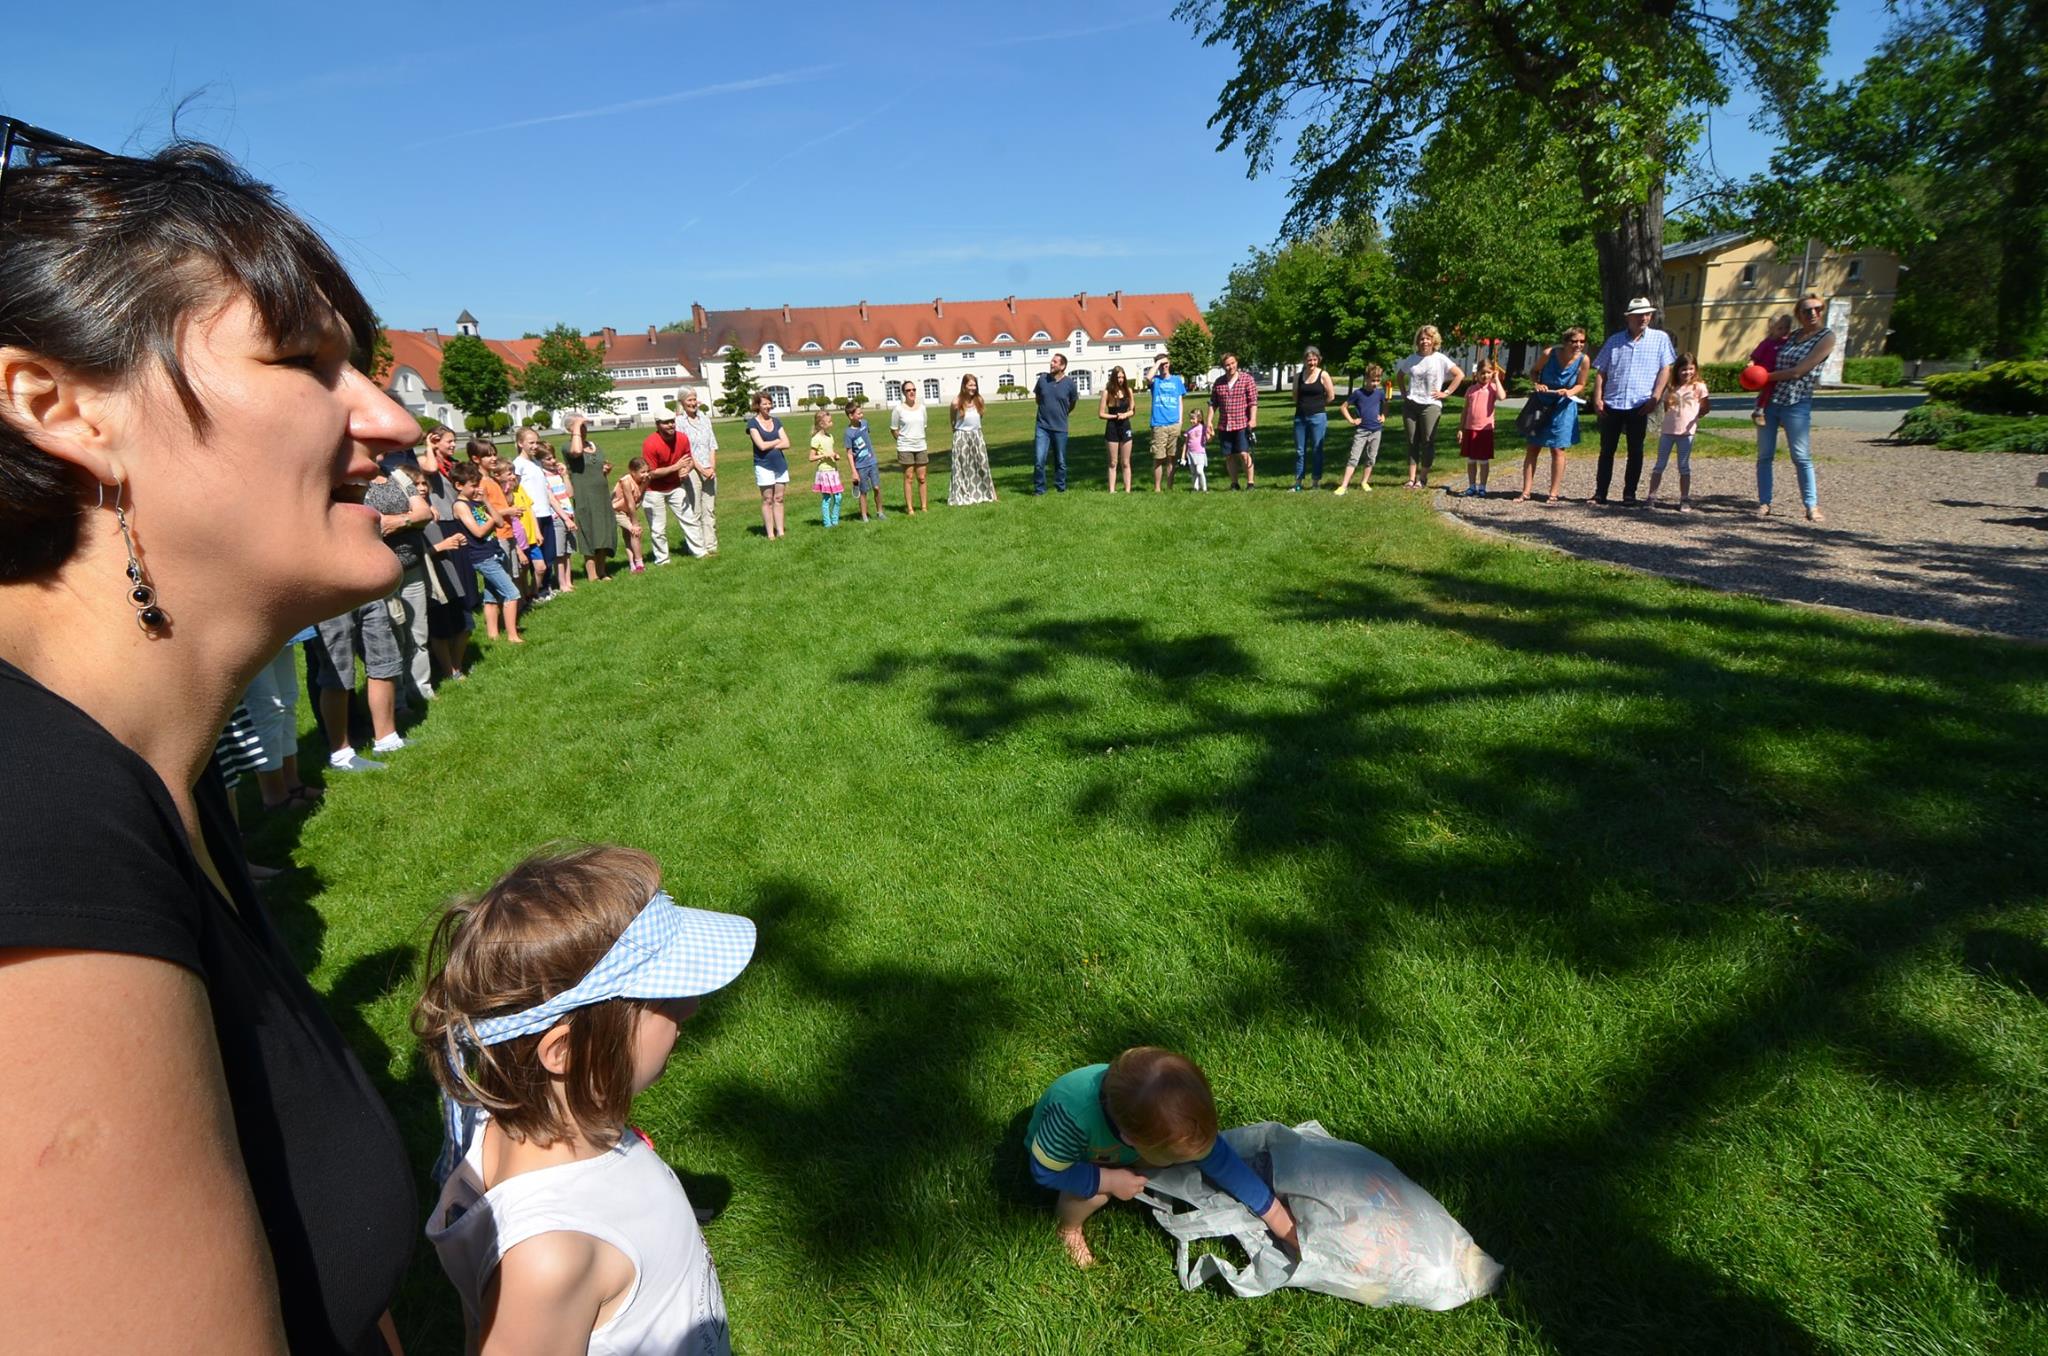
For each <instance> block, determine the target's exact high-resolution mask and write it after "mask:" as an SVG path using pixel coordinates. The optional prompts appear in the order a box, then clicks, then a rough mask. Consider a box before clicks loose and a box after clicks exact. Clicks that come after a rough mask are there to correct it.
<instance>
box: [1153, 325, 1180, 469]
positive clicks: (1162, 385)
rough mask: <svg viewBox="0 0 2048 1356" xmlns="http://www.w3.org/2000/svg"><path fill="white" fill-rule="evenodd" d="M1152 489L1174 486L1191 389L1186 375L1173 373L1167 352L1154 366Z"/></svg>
mask: <svg viewBox="0 0 2048 1356" xmlns="http://www.w3.org/2000/svg"><path fill="white" fill-rule="evenodd" d="M1151 387H1152V493H1154V494H1158V493H1159V492H1160V491H1161V490H1162V489H1168V490H1170V489H1172V488H1173V469H1174V467H1175V466H1177V465H1179V461H1178V459H1177V456H1176V454H1177V453H1178V451H1179V449H1180V402H1181V397H1182V396H1185V395H1186V394H1187V393H1188V383H1187V380H1186V378H1184V377H1177V376H1175V375H1174V374H1173V360H1172V359H1171V358H1168V357H1167V356H1166V355H1165V354H1164V353H1162V354H1160V355H1159V362H1158V364H1157V365H1156V366H1155V367H1154V368H1153V369H1152V381H1151Z"/></svg>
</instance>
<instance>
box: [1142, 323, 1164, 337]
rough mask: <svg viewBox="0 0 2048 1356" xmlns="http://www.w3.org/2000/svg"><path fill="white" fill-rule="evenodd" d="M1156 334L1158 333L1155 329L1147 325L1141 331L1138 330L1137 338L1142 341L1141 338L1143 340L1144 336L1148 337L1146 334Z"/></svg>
mask: <svg viewBox="0 0 2048 1356" xmlns="http://www.w3.org/2000/svg"><path fill="white" fill-rule="evenodd" d="M1157 333H1159V331H1158V330H1157V329H1155V328H1153V327H1152V326H1150V325H1147V326H1146V327H1145V328H1144V329H1142V330H1139V331H1138V337H1139V338H1140V339H1143V338H1144V337H1145V336H1146V335H1148V334H1157Z"/></svg>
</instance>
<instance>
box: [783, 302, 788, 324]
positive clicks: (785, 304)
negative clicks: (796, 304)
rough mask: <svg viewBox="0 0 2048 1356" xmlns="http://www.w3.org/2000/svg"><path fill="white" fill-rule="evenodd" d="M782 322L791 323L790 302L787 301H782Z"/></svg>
mask: <svg viewBox="0 0 2048 1356" xmlns="http://www.w3.org/2000/svg"><path fill="white" fill-rule="evenodd" d="M782 323H783V324H785V325H787V324H788V323H789V303H788V302H786V301H785V302H783V303H782Z"/></svg>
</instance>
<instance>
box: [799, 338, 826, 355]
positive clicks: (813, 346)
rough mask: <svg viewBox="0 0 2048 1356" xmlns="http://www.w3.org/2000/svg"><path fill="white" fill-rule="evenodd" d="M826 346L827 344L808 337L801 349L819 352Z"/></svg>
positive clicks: (807, 351) (802, 350)
mask: <svg viewBox="0 0 2048 1356" xmlns="http://www.w3.org/2000/svg"><path fill="white" fill-rule="evenodd" d="M824 347H825V346H824V345H823V344H821V343H819V342H818V341H817V340H815V339H807V340H805V341H804V346H803V348H802V349H801V350H800V351H801V352H804V353H817V352H819V351H820V350H822V349H823V348H824Z"/></svg>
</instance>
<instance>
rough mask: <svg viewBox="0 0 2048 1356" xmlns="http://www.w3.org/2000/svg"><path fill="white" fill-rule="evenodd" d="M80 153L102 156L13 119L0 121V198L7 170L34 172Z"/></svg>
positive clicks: (103, 153) (102, 152) (80, 143)
mask: <svg viewBox="0 0 2048 1356" xmlns="http://www.w3.org/2000/svg"><path fill="white" fill-rule="evenodd" d="M81 152H83V153H84V154H86V155H105V154H106V152H104V151H102V150H100V149H98V148H97V147H93V146H88V145H86V144H85V143H84V142H82V141H73V140H72V139H71V138H70V137H64V136H59V135H57V134H56V133H55V132H51V131H47V130H45V129H43V128H41V127H36V126H34V125H32V124H30V123H25V122H21V121H18V120H16V119H14V118H0V197H4V196H5V195H6V192H7V175H8V172H9V171H10V170H24V169H37V168H40V167H41V166H44V165H55V164H60V163H62V162H63V161H64V160H66V159H68V158H70V157H71V156H74V155H77V154H79V153H81Z"/></svg>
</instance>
